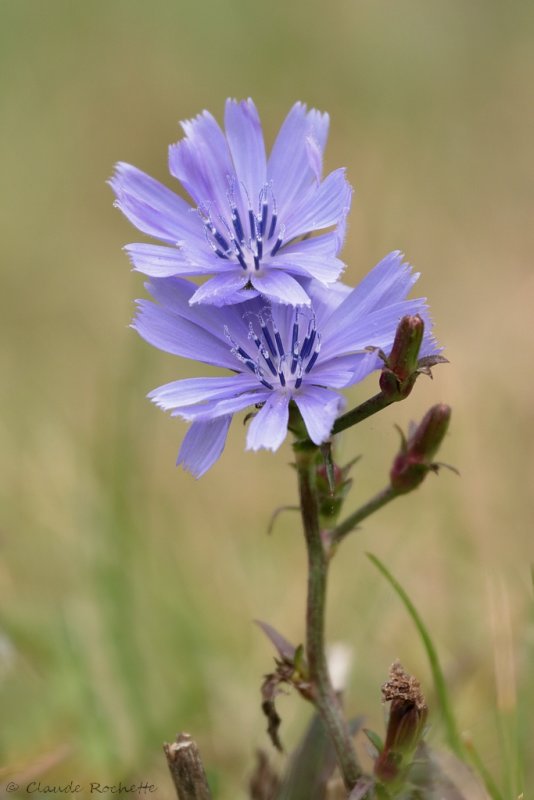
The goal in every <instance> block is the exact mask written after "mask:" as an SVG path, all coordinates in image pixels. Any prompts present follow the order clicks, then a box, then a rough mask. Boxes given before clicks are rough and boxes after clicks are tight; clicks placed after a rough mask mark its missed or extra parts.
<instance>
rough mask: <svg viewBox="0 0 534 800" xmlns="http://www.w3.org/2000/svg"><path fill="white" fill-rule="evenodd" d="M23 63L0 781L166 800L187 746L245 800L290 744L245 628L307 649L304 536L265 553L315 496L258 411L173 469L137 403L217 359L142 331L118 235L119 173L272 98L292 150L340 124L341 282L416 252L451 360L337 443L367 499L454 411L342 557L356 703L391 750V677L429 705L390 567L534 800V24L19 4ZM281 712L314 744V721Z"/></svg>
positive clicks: (441, 10) (18, 47)
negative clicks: (164, 348)
mask: <svg viewBox="0 0 534 800" xmlns="http://www.w3.org/2000/svg"><path fill="white" fill-rule="evenodd" d="M0 60H1V69H0V86H1V91H0V102H1V120H2V124H1V127H0V164H1V173H2V175H3V186H4V190H3V206H4V207H3V210H2V214H1V220H0V226H1V228H2V231H1V242H2V251H3V262H2V291H1V293H0V296H1V299H0V303H1V311H0V320H1V325H2V331H3V332H2V336H1V339H0V369H1V374H2V381H1V384H2V388H1V390H0V411H1V417H0V459H1V462H0V463H1V476H2V479H1V481H0V597H1V607H0V709H1V712H0V713H1V719H2V724H1V730H0V763H1V764H2V767H1V771H0V787H2V786H3V785H4V784H5V780H7V776H11V775H13V774H14V773H15V774H17V775H18V776H19V777H20V776H22V777H23V778H24V779H30V777H31V776H34V775H38V776H39V775H42V776H43V779H44V780H46V781H48V782H55V783H57V782H58V781H60V780H70V779H74V780H75V781H77V782H79V783H84V782H87V781H89V780H93V781H101V782H104V783H105V782H110V781H113V780H119V779H126V778H132V777H133V778H135V779H143V780H148V781H149V782H151V783H154V784H157V785H158V786H159V793H160V794H159V795H158V796H161V797H170V796H171V794H172V791H171V787H170V782H169V779H168V777H167V774H166V767H165V765H164V763H163V758H162V755H161V749H160V748H161V742H162V741H163V740H169V739H172V737H173V736H174V734H175V733H176V732H177V731H178V730H184V729H185V730H190V731H191V732H193V733H194V735H195V736H196V738H197V739H198V741H199V743H200V745H201V748H202V751H203V754H204V756H205V760H206V762H207V764H208V767H209V771H210V776H211V780H212V782H213V784H214V786H216V787H217V794H216V796H217V798H219V800H236V798H239V797H242V796H244V787H245V786H246V776H247V774H248V772H249V771H250V768H251V765H252V757H253V751H254V749H255V748H256V747H258V746H263V747H268V743H267V738H266V734H265V732H264V728H265V723H264V720H263V718H262V715H261V711H260V702H259V684H260V679H261V676H262V675H263V673H265V672H267V671H268V670H270V668H271V666H272V652H271V648H270V646H269V643H268V642H267V641H266V640H265V639H264V638H263V636H262V634H261V633H260V632H259V631H258V629H256V628H255V627H254V626H253V625H252V624H251V620H252V619H253V618H257V617H259V618H260V619H265V620H268V621H269V622H270V623H271V624H273V625H274V626H276V627H277V628H279V629H280V630H281V631H282V632H283V633H284V634H285V635H286V636H287V637H288V638H290V639H292V640H294V641H297V642H298V641H300V640H301V639H302V635H303V608H304V580H305V558H304V551H303V544H302V541H301V536H300V534H299V526H298V522H297V519H296V517H295V516H294V515H291V514H287V515H285V516H283V517H281V518H280V520H279V523H278V525H277V527H276V531H275V533H274V535H273V536H271V537H268V536H267V535H266V529H267V525H268V521H269V517H270V514H271V512H272V510H273V509H274V508H275V507H276V506H279V505H282V504H291V503H294V501H295V496H296V490H295V485H294V479H293V478H294V476H293V473H292V471H291V470H290V469H289V468H288V467H287V466H286V465H287V463H288V462H289V460H290V457H291V454H290V449H289V446H287V445H285V446H284V448H283V449H282V450H281V451H280V452H279V453H277V454H276V455H274V456H273V455H272V454H270V453H260V454H250V453H245V452H244V431H243V429H242V426H241V424H240V422H239V421H237V423H235V424H234V426H233V430H232V432H231V436H230V440H229V443H228V446H227V448H226V451H225V453H224V456H223V458H222V459H221V460H220V461H219V462H218V464H217V465H216V466H215V467H214V468H213V469H212V470H211V472H210V473H209V474H208V475H207V476H206V477H204V478H203V479H202V480H201V481H198V482H196V481H194V480H193V479H192V478H191V477H190V476H189V475H187V474H185V473H183V472H182V471H179V470H176V468H175V467H174V460H175V455H176V452H177V449H178V446H179V442H180V441H181V438H182V436H183V433H184V431H185V426H184V425H183V424H182V423H180V422H179V421H176V420H172V419H170V418H169V417H166V416H165V415H164V414H162V413H161V412H160V411H158V410H157V409H156V408H154V407H152V406H151V405H150V403H149V402H148V401H147V400H146V399H145V395H146V393H147V391H149V390H150V389H151V388H153V387H155V386H157V385H159V384H160V383H163V382H166V381H169V380H172V379H174V378H177V377H185V376H186V375H192V374H199V368H198V367H193V368H191V366H190V365H188V364H187V363H186V362H180V361H179V360H178V359H174V358H172V357H171V356H166V355H164V354H162V353H159V352H157V351H155V350H152V349H151V348H149V347H148V346H147V345H146V344H144V343H143V342H142V341H141V340H139V339H138V338H137V337H136V336H135V334H134V333H133V332H132V331H131V330H129V329H128V324H129V321H130V318H131V314H132V300H133V298H134V297H138V296H140V295H141V294H142V293H143V289H142V278H141V276H139V275H133V274H132V273H131V272H130V270H129V265H128V261H127V258H126V256H125V254H123V253H122V252H121V246H122V245H124V244H125V243H127V242H130V241H136V240H138V238H139V237H138V234H137V233H136V232H135V231H134V229H133V228H132V227H131V226H130V225H129V223H128V222H127V221H126V220H125V219H124V218H123V217H122V216H121V214H120V213H119V212H118V211H116V210H114V209H113V208H112V194H111V191H110V190H109V187H107V186H106V185H105V181H106V179H107V178H108V177H109V176H110V174H111V171H112V168H113V164H114V163H115V162H116V161H117V160H125V161H129V162H131V163H133V164H135V165H137V166H138V167H140V168H141V169H144V170H145V171H147V172H149V173H150V174H152V175H154V176H155V177H157V178H159V179H160V180H162V181H164V182H165V183H167V185H172V183H171V179H170V178H169V177H168V174H167V169H166V153H167V145H168V144H169V143H170V142H172V141H176V140H177V139H178V138H179V136H180V132H179V128H178V121H179V120H180V119H184V118H188V117H190V116H192V115H194V114H196V113H197V112H199V111H200V110H201V109H203V108H208V109H210V110H211V111H212V112H213V113H214V114H215V115H216V116H217V117H218V118H219V119H221V116H222V111H223V104H224V99H225V98H226V97H227V96H236V97H246V96H249V95H250V96H252V97H253V98H254V99H255V101H256V103H257V105H258V107H259V110H260V113H261V116H262V119H263V122H264V128H265V131H266V136H267V140H268V142H272V140H273V137H274V135H275V133H276V130H277V128H278V126H279V124H280V123H281V121H282V119H283V117H284V116H285V114H286V113H287V111H288V109H289V107H290V106H291V105H292V104H293V102H294V101H295V100H297V99H301V100H304V101H306V102H307V103H309V104H310V105H313V106H316V107H318V108H320V109H323V110H328V111H329V112H330V114H331V135H330V139H329V144H328V148H327V155H326V168H327V169H328V170H329V169H333V168H335V167H337V166H339V165H346V166H347V168H348V176H349V179H350V181H351V183H352V184H353V185H354V186H355V188H356V194H355V198H354V204H353V211H352V214H351V217H350V227H349V233H348V240H347V244H346V247H345V250H344V254H343V255H344V259H345V261H346V262H347V263H348V265H349V266H348V269H347V272H346V280H347V281H348V282H350V283H355V282H357V281H358V279H359V278H360V277H361V276H362V275H363V274H364V273H365V272H366V271H367V270H368V269H369V268H370V267H371V266H373V265H374V264H375V263H376V262H377V261H378V260H379V259H380V258H381V257H382V256H383V255H384V254H385V253H387V252H388V251H390V250H392V249H396V248H400V249H403V250H404V251H405V252H406V254H407V256H408V258H409V259H410V261H411V262H412V263H413V264H414V265H415V266H416V267H417V269H419V270H420V271H421V272H422V278H421V281H420V284H419V289H420V291H421V293H423V294H425V295H427V296H428V297H429V299H430V302H431V307H432V311H433V316H434V319H435V323H436V331H437V335H438V337H439V340H440V341H441V342H442V343H443V344H444V345H445V347H446V354H447V356H448V357H449V359H450V361H451V364H450V365H448V366H444V367H438V368H436V369H435V372H434V380H433V381H429V380H428V379H425V378H422V379H421V380H420V381H419V383H418V385H417V387H416V390H415V392H414V394H413V395H412V397H411V398H410V399H409V400H408V401H407V402H406V403H404V404H402V405H401V404H399V405H398V406H396V407H392V408H390V409H388V410H387V411H386V412H384V413H383V414H382V415H380V417H379V418H373V419H372V420H370V421H368V422H367V423H365V424H364V425H362V426H361V427H360V428H358V429H353V430H352V431H351V432H349V434H348V435H346V436H345V438H344V440H343V442H342V444H341V447H340V452H341V455H342V457H343V458H346V459H347V460H348V459H349V458H350V457H352V456H354V455H356V454H359V453H361V454H363V455H364V459H363V460H362V462H361V464H360V465H359V466H358V467H357V478H356V481H355V484H356V485H355V489H354V490H353V492H352V494H351V496H350V500H349V507H350V508H352V507H356V506H357V505H359V504H360V503H361V502H363V501H364V500H365V499H366V498H367V497H368V496H369V495H370V493H372V492H374V491H376V490H378V489H379V488H381V487H382V486H383V485H384V483H385V480H386V475H387V470H388V467H389V463H390V461H391V459H392V457H393V455H394V453H395V451H396V448H397V445H398V436H397V433H396V431H395V430H394V427H393V426H394V423H399V424H402V425H406V424H407V423H408V421H409V420H410V419H413V418H418V417H420V416H421V415H422V414H423V413H424V411H425V410H426V408H427V407H428V406H429V405H431V404H432V403H435V402H439V401H444V402H447V403H449V404H451V405H452V406H453V419H452V425H451V431H450V434H449V436H448V438H447V440H446V442H445V445H444V447H443V449H442V452H441V456H442V458H443V460H444V461H447V462H449V463H451V464H454V465H455V466H457V467H458V468H459V470H460V472H461V477H460V478H457V477H455V476H454V475H453V474H452V473H449V472H446V471H445V472H443V473H442V474H441V475H440V477H439V479H434V478H433V476H431V477H430V478H429V479H428V481H427V483H426V484H425V485H424V486H423V487H422V488H421V489H420V490H419V491H418V492H417V493H416V494H415V495H413V496H411V497H409V498H405V499H401V500H399V501H398V502H397V503H396V504H395V505H394V506H393V507H391V508H388V509H386V510H383V511H382V512H380V513H379V514H378V515H377V516H376V517H374V518H373V519H371V520H369V521H368V522H367V523H366V524H365V526H364V527H363V528H362V529H361V530H360V531H359V532H358V533H356V534H353V536H352V538H351V539H350V540H349V541H348V542H347V543H346V544H345V545H344V551H343V556H342V557H341V558H339V559H338V560H337V562H336V563H335V564H334V567H333V573H332V582H331V590H330V597H329V619H328V635H329V638H330V640H332V641H344V642H347V643H350V644H351V646H353V648H354V654H355V662H354V667H353V671H352V675H351V681H350V685H349V688H348V691H347V704H348V706H349V707H350V709H351V711H353V712H363V713H365V714H366V715H367V718H368V721H369V724H370V725H373V726H375V728H378V729H381V726H382V715H383V711H382V708H381V705H380V692H379V687H380V684H381V683H382V682H383V680H384V679H385V677H386V675H387V670H388V668H389V665H390V663H391V662H392V661H393V660H394V659H395V658H396V657H398V658H400V659H401V660H402V661H403V663H404V664H405V666H406V667H407V668H408V669H409V670H410V671H411V672H414V673H415V674H416V675H417V676H419V678H420V679H421V681H422V683H423V686H424V688H425V690H426V692H427V695H428V701H429V704H430V706H431V707H432V700H433V694H432V685H431V678H430V672H429V669H428V665H427V662H426V659H425V655H424V653H423V650H422V647H421V644H420V641H419V639H418V637H417V635H416V633H415V631H414V629H413V627H412V625H411V623H410V622H409V621H408V619H407V616H406V613H405V611H404V610H403V608H402V607H400V605H399V603H398V601H397V599H396V598H395V597H394V596H393V594H392V592H391V590H390V588H389V587H388V586H387V585H386V584H385V583H384V581H383V579H382V578H380V576H379V575H378V573H377V572H376V571H375V570H374V568H373V567H372V565H371V564H370V563H369V562H368V561H367V559H365V557H364V555H363V554H364V552H365V551H368V550H372V551H373V552H375V553H377V554H378V555H379V556H380V557H381V558H382V559H383V560H384V561H385V563H386V564H387V565H388V566H389V568H390V569H391V570H392V572H393V573H394V574H395V575H396V577H397V578H399V580H401V582H402V583H403V585H404V586H405V588H406V590H407V591H408V592H409V594H410V595H411V596H412V598H413V599H414V601H415V603H416V605H417V606H418V607H419V608H420V610H421V612H422V613H423V616H424V619H425V621H426V623H427V624H428V626H429V628H430V630H431V631H432V634H433V637H434V640H435V643H436V645H437V647H438V648H439V652H440V655H441V658H442V661H443V665H444V669H445V671H446V675H447V679H448V682H449V686H450V688H451V691H452V696H453V701H454V705H455V708H456V710H457V714H458V718H459V724H460V727H461V729H462V730H463V731H468V732H470V734H471V736H472V737H473V739H474V741H475V742H476V745H477V747H478V749H479V751H480V753H481V755H482V758H483V760H484V763H485V765H486V766H487V768H488V769H489V770H490V771H491V772H492V773H493V774H494V776H495V777H496V779H497V780H498V781H499V783H500V785H501V786H502V787H503V792H504V793H505V797H506V798H516V797H517V794H518V792H519V791H520V790H521V789H522V788H527V787H529V786H530V788H531V790H532V789H534V758H533V757H532V756H533V754H534V723H533V722H532V719H531V709H532V707H533V704H534V685H533V679H532V672H533V654H534V610H533V600H532V584H531V579H530V563H531V562H532V561H534V539H533V526H532V520H533V514H532V510H533V509H532V505H533V498H534V492H533V485H534V484H533V468H532V464H533V460H534V452H533V435H532V430H533V424H534V413H533V408H534V404H533V389H534V379H533V377H532V366H531V365H532V362H533V355H534V353H533V341H532V307H533V300H534V296H533V295H534V291H533V290H534V272H533V264H532V253H533V251H534V237H533V230H534V226H533V224H532V211H533V207H534V203H533V199H534V197H533V195H534V192H533V179H534V159H533V157H532V141H533V134H534V125H533V123H534V103H533V96H532V86H533V76H534V5H533V4H531V3H527V2H524V3H521V2H510V3H502V2H499V0H469V2H466V0H432V2H428V0H332V2H329V3H326V2H321V1H320V0H307V1H306V2H305V1H304V0H293V2H291V3H284V2H281V0H272V1H271V2H269V3H260V2H244V0H226V1H224V0H220V2H215V0H212V2H210V1H209V0H207V1H206V2H204V3H194V2H186V1H185V0H174V2H171V0H151V2H148V0H146V2H141V1H140V0H93V1H92V2H81V0H2V3H1V4H0ZM374 391H375V383H374V382H373V381H369V382H367V383H365V384H363V385H361V386H360V387H357V388H356V389H354V390H353V391H352V394H351V402H353V403H356V402H359V401H361V400H363V399H365V398H366V397H367V396H368V395H369V394H371V393H373V392H374ZM280 705H281V711H282V715H283V717H284V728H283V730H282V735H283V737H284V739H285V741H286V743H287V744H288V745H289V746H290V745H291V744H292V743H294V742H295V740H296V737H297V736H298V734H299V732H300V730H301V729H302V726H303V725H304V724H305V720H306V719H307V715H308V713H309V709H308V708H305V707H303V703H302V701H301V700H300V699H298V698H295V697H289V698H282V700H281V703H280ZM431 719H432V716H431ZM431 738H432V740H433V741H434V742H435V743H436V744H438V745H439V742H440V741H441V740H442V729H441V726H440V722H439V716H438V715H437V714H435V715H434V724H433V728H432V731H431ZM523 782H524V783H523ZM36 796H37V795H36Z"/></svg>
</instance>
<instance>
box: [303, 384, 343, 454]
mask: <svg viewBox="0 0 534 800" xmlns="http://www.w3.org/2000/svg"><path fill="white" fill-rule="evenodd" d="M293 399H294V401H295V403H296V404H297V406H298V408H299V411H300V413H301V414H302V418H303V420H304V424H305V425H306V430H307V431H308V435H309V437H310V439H311V440H312V442H314V443H315V444H322V443H323V442H326V440H327V439H328V438H329V436H330V432H331V430H332V426H333V424H334V420H335V419H336V417H337V416H338V415H339V413H340V411H341V409H342V408H343V406H344V403H345V401H344V399H343V397H342V396H341V395H339V394H338V393H337V392H332V391H330V390H329V389H325V388H323V387H321V386H307V387H306V388H305V390H303V391H300V392H297V393H296V394H295V396H294V398H293Z"/></svg>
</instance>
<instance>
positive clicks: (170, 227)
mask: <svg viewBox="0 0 534 800" xmlns="http://www.w3.org/2000/svg"><path fill="white" fill-rule="evenodd" d="M109 184H110V186H111V188H112V189H113V191H114V192H115V195H116V198H117V200H116V203H115V205H116V206H118V208H120V210H121V211H122V212H123V214H124V215H125V216H126V217H128V219H129V220H130V222H132V223H133V224H134V225H135V226H136V228H138V229H139V230H140V231H142V232H143V233H147V234H148V235H149V236H154V237H155V238H156V239H161V240H162V241H164V242H168V243H170V244H176V243H178V242H181V241H183V240H184V239H192V240H193V241H194V242H195V243H199V242H201V240H202V238H203V232H202V226H201V225H200V224H199V221H198V219H196V218H194V217H193V215H192V214H191V213H190V206H189V205H188V204H187V203H186V202H185V200H183V199H182V198H181V197H179V196H178V195H177V194H174V192H171V190H170V189H167V187H166V186H164V185H163V184H162V183H160V182H159V181H156V180H154V178H151V177H150V175H147V174H146V173H144V172H142V171H141V170H140V169H137V168H136V167H133V166H131V164H125V163H124V162H119V163H118V164H117V165H116V167H115V174H114V176H113V177H112V178H111V179H110V181H109Z"/></svg>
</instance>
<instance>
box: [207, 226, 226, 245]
mask: <svg viewBox="0 0 534 800" xmlns="http://www.w3.org/2000/svg"><path fill="white" fill-rule="evenodd" d="M211 233H212V235H213V237H214V239H215V241H216V242H217V244H219V245H220V246H221V247H222V249H223V250H224V251H227V250H228V249H229V246H228V242H227V241H226V239H225V238H224V236H222V234H220V233H219V231H218V230H217V229H216V228H215V226H214V225H212V226H211Z"/></svg>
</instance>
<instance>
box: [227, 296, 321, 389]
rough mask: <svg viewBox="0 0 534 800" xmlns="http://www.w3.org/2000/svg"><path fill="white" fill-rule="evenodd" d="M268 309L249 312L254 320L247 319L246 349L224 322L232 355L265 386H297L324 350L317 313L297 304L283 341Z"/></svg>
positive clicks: (293, 387)
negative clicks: (316, 319) (317, 326)
mask: <svg viewBox="0 0 534 800" xmlns="http://www.w3.org/2000/svg"><path fill="white" fill-rule="evenodd" d="M266 312H267V313H262V312H259V313H253V312H248V313H247V315H246V316H248V317H252V318H253V320H249V323H248V339H249V341H250V342H251V346H250V347H248V348H247V349H246V350H245V349H244V348H243V347H241V345H239V344H238V343H237V342H236V341H235V340H234V339H233V337H232V336H231V334H230V331H229V329H228V327H227V326H225V328H224V335H225V337H226V339H227V340H228V341H229V342H230V344H231V346H232V350H231V352H232V355H234V356H235V357H236V359H237V360H238V361H239V362H241V363H242V364H244V365H245V367H246V368H247V369H249V370H250V371H251V372H253V373H254V374H255V375H256V376H257V378H258V380H259V382H260V383H261V384H262V385H263V386H265V388H267V389H286V390H287V391H291V390H294V389H298V388H299V387H300V386H301V384H302V381H303V379H304V376H305V375H307V374H308V373H309V372H311V370H312V368H313V365H314V364H315V362H316V361H317V358H318V356H319V353H320V350H321V334H320V333H318V331H317V328H316V326H315V317H314V316H313V313H312V312H310V311H308V310H307V309H300V308H296V309H295V310H294V312H293V321H292V323H291V325H290V327H289V328H288V331H287V333H286V341H285V342H284V341H283V340H282V336H281V334H280V331H279V329H278V327H277V326H276V323H275V321H274V319H273V317H272V314H271V312H270V309H266ZM252 344H253V345H254V346H252Z"/></svg>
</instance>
